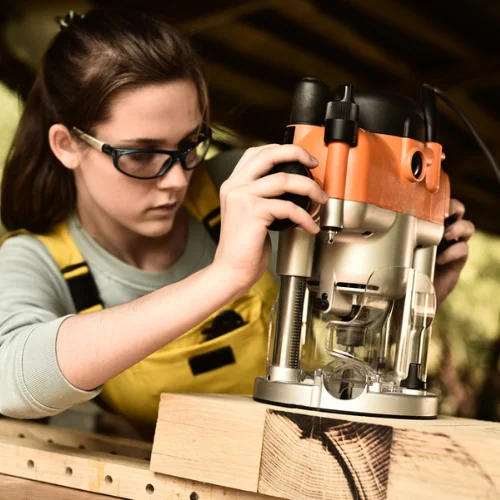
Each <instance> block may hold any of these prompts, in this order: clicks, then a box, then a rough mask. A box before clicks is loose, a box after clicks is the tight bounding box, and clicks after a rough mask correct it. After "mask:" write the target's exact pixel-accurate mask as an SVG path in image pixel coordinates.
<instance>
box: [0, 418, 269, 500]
mask: <svg viewBox="0 0 500 500" xmlns="http://www.w3.org/2000/svg"><path fill="white" fill-rule="evenodd" d="M18 425H20V427H19V428H20V429H23V434H24V437H23V438H21V437H19V436H15V437H8V436H6V435H0V474H7V475H10V476H15V477H20V478H25V479H32V480H35V481H41V482H44V483H50V484H55V485H59V486H66V487H68V488H74V489H78V490H84V491H89V492H93V493H100V494H104V495H110V496H114V497H118V498H127V499H151V498H153V499H154V498H191V499H198V498H200V499H203V498H211V499H213V500H233V499H234V500H254V499H265V498H266V497H264V496H262V495H259V494H255V493H248V492H241V491H234V490H228V489H226V488H222V487H220V486H213V485H210V484H201V483H198V482H195V481H194V482H193V481H189V480H186V479H179V478H175V477H171V476H167V475H164V474H155V473H154V472H152V471H150V470H149V463H148V462H147V461H146V460H144V459H143V458H134V457H130V456H125V455H116V456H115V455H112V454H111V453H110V452H109V451H106V450H107V449H109V444H110V441H109V440H111V441H113V438H104V437H97V438H96V437H95V436H93V435H87V437H86V438H82V436H81V434H83V433H76V434H77V435H76V436H75V437H74V438H69V437H68V435H67V434H68V433H73V432H74V431H68V430H63V429H50V428H48V427H47V426H40V427H41V429H39V430H37V431H35V430H34V429H33V426H34V425H37V424H26V427H23V424H22V423H20V424H18ZM13 426H14V424H12V425H11V424H10V423H7V426H6V425H5V421H1V422H0V427H1V428H2V429H3V431H2V432H3V434H6V433H7V432H10V431H12V430H13ZM6 429H8V431H7V430H6ZM16 430H17V428H16ZM44 431H45V434H44ZM28 435H30V436H31V437H26V436H28ZM47 435H53V436H54V437H57V438H58V439H59V440H64V439H70V440H71V442H82V439H85V442H87V443H93V444H94V445H96V443H97V442H98V441H100V442H102V444H104V450H103V449H93V450H91V449H87V448H85V449H80V448H79V447H74V446H65V445H62V444H58V443H56V442H53V443H48V442H47V439H46V438H45V436H47ZM118 441H120V443H119V444H116V447H117V449H120V450H121V451H122V452H123V451H124V448H123V447H122V448H120V445H123V440H118ZM126 441H127V446H128V448H127V450H130V446H131V445H130V443H129V442H128V441H130V440H126ZM147 446H148V445H147ZM143 447H144V443H140V442H136V444H135V446H134V449H142V448H143Z"/></svg>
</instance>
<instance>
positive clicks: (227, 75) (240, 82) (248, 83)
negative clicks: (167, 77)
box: [204, 61, 292, 109]
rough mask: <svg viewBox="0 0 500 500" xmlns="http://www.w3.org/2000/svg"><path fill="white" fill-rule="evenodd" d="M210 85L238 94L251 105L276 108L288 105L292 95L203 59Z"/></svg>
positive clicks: (262, 81)
mask: <svg viewBox="0 0 500 500" xmlns="http://www.w3.org/2000/svg"><path fill="white" fill-rule="evenodd" d="M204 66H205V69H206V70H207V75H208V81H209V84H210V86H214V87H217V88H219V89H221V90H224V91H228V92H230V93H231V94H235V95H239V96H241V97H243V98H244V99H245V101H246V102H248V103H251V104H252V105H253V106H260V107H263V108H266V109H277V108H283V107H286V106H289V105H290V104H291V102H292V95H291V93H289V92H286V91H284V90H281V89H280V88H278V87H275V86H274V85H271V84H269V83H266V82H265V81H264V80H259V79H258V78H255V77H253V76H250V75H245V74H242V73H238V72H236V71H233V70H231V69H229V68H227V67H225V66H222V65H221V64H217V63H213V62H210V61H205V63H204Z"/></svg>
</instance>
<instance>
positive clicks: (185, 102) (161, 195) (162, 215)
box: [75, 80, 202, 238]
mask: <svg viewBox="0 0 500 500" xmlns="http://www.w3.org/2000/svg"><path fill="white" fill-rule="evenodd" d="M201 125H202V114H201V112H200V108H199V100H198V92H197V89H196V86H195V85H194V83H193V82H191V81H189V80H181V81H176V82H172V83H166V84H158V85H150V86H146V87H142V88H139V89H134V90H131V91H129V92H126V93H124V94H122V95H120V96H119V97H118V98H117V99H116V100H115V101H114V103H113V105H112V108H111V116H110V119H109V120H108V121H106V122H105V123H102V124H100V125H98V126H97V127H95V129H94V130H93V136H94V137H96V138H97V139H99V140H100V141H103V142H105V143H106V144H109V145H110V146H112V147H115V148H127V149H136V148H138V149H145V148H147V149H162V150H177V149H183V148H185V147H186V145H188V144H192V143H193V142H194V141H195V140H196V139H197V137H198V134H199V131H200V128H201ZM191 175H192V172H188V171H185V170H183V169H182V167H181V165H180V163H179V162H177V163H176V164H175V165H174V166H172V167H171V168H170V170H169V171H168V172H167V173H166V174H165V175H164V176H163V177H160V178H157V179H150V180H139V179H134V178H131V177H127V176H126V175H124V174H122V173H121V172H119V171H118V170H117V169H116V168H115V167H114V165H113V161H112V159H111V157H110V156H108V155H106V154H104V153H102V152H100V151H97V150H95V149H92V148H86V149H85V152H84V154H83V155H82V160H81V163H80V166H79V167H78V168H77V169H76V170H75V180H76V187H77V197H78V210H79V212H80V215H81V216H82V211H84V212H85V215H86V216H87V217H89V216H90V217H100V218H101V220H102V217H107V218H110V219H111V221H112V222H113V223H114V224H115V225H118V226H121V227H123V228H126V229H128V230H129V231H131V232H133V233H136V234H137V235H140V236H145V237H153V238H154V237H160V236H163V235H165V234H167V233H168V232H169V231H170V230H171V229H172V226H173V222H174V218H175V215H176V214H177V212H178V210H179V208H180V206H181V204H182V202H183V200H184V197H185V195H186V190H187V187H188V184H189V180H190V178H191Z"/></svg>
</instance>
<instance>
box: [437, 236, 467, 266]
mask: <svg viewBox="0 0 500 500" xmlns="http://www.w3.org/2000/svg"><path fill="white" fill-rule="evenodd" d="M468 255H469V247H468V246H467V243H465V242H464V241H459V242H458V243H455V244H454V245H452V246H451V247H449V248H447V249H446V250H445V251H444V252H443V253H441V254H439V255H438V256H437V257H436V263H437V264H439V265H440V266H444V265H446V264H450V263H451V262H454V261H458V260H461V259H463V262H464V263H465V261H466V260H467V257H468Z"/></svg>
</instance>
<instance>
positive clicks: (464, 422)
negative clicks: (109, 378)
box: [151, 394, 500, 500]
mask: <svg viewBox="0 0 500 500" xmlns="http://www.w3.org/2000/svg"><path fill="white" fill-rule="evenodd" d="M193 424H194V425H193ZM499 454H500V423H493V422H480V421H476V420H468V419H459V418H450V417H442V418H438V419H437V420H405V419H383V418H372V417H363V416H350V415H340V414H332V413H320V412H312V411H301V410H297V409H295V410H294V409H284V408H277V407H272V406H268V405H263V404H261V403H256V402H254V401H252V400H251V399H250V398H246V397H237V396H216V395H180V394H177V395H173V394H169V395H163V396H162V400H161V404H160V412H159V419H158V427H157V432H156V436H155V441H154V445H153V453H152V459H151V469H152V470H154V471H157V472H164V473H169V472H170V473H173V472H172V471H175V475H177V476H180V477H186V478H189V479H191V480H196V481H209V482H211V483H213V484H219V485H224V486H227V487H232V488H236V487H238V488H239V489H246V490H248V491H253V492H258V493H262V494H265V495H270V496H277V497H282V498H287V499H292V500H315V499H318V500H319V499H321V500H330V499H331V500H337V499H350V498H353V499H366V500H368V499H370V500H372V499H373V500H379V499H380V500H383V499H411V498H418V499H421V498H439V499H445V500H446V499H450V500H451V499H453V500H455V499H464V500H465V499H470V498H485V499H494V498H500V468H499V467H497V457H498V456H499ZM208 461H210V463H207V462H208ZM242 464H246V465H247V466H246V467H241V465H242ZM256 478H257V484H256V483H255V481H256Z"/></svg>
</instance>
